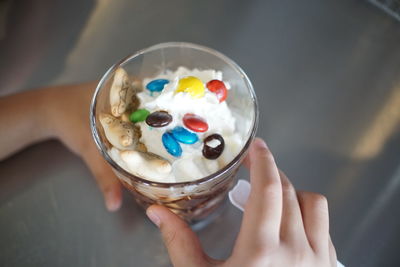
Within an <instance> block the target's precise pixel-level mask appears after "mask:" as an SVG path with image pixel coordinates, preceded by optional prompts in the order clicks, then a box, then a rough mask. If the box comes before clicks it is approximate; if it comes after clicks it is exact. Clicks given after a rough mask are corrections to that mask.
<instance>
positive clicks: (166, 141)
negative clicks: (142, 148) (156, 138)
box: [161, 132, 182, 157]
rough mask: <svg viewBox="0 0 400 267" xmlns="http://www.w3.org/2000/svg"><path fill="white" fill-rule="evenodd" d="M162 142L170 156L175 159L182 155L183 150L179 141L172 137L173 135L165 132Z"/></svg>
mask: <svg viewBox="0 0 400 267" xmlns="http://www.w3.org/2000/svg"><path fill="white" fill-rule="evenodd" d="M161 141H162V143H163V145H164V147H165V149H166V150H167V151H168V153H169V154H171V155H172V156H174V157H180V156H181V155H182V148H181V146H180V145H179V143H178V141H176V139H175V138H174V137H173V136H172V133H170V132H165V133H164V134H163V135H162V137H161Z"/></svg>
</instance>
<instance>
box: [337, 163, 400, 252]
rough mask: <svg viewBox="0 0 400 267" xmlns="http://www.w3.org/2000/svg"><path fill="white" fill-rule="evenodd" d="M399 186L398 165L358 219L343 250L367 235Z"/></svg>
mask: <svg viewBox="0 0 400 267" xmlns="http://www.w3.org/2000/svg"><path fill="white" fill-rule="evenodd" d="M399 186H400V167H399V168H398V169H397V170H396V171H395V173H394V175H393V176H392V177H391V179H390V180H389V181H388V183H387V184H386V185H385V187H384V188H382V190H380V193H379V195H378V197H377V198H376V199H375V201H374V202H373V205H372V206H371V207H370V208H369V211H368V213H367V214H365V216H364V218H362V219H361V220H360V223H359V225H358V227H357V228H356V230H355V232H354V233H353V234H352V235H351V239H350V240H349V242H348V244H347V245H346V248H345V250H351V249H352V248H355V247H357V245H356V244H358V243H359V242H361V240H362V239H363V238H365V236H368V235H369V234H370V233H369V231H370V230H371V227H372V226H373V224H374V223H376V222H377V220H379V218H380V217H381V215H382V212H383V211H384V210H385V207H387V206H389V202H390V201H391V200H392V199H393V195H394V194H396V193H397V191H398V188H399ZM379 248H381V247H380V246H376V249H379Z"/></svg>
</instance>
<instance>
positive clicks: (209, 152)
mask: <svg viewBox="0 0 400 267" xmlns="http://www.w3.org/2000/svg"><path fill="white" fill-rule="evenodd" d="M203 142H204V144H203V151H202V152H203V156H204V157H205V158H207V159H217V158H218V157H219V156H220V155H221V154H222V152H223V151H224V148H225V141H224V138H223V137H222V136H221V135H219V134H212V135H210V136H208V137H207V138H206V139H204V141H203Z"/></svg>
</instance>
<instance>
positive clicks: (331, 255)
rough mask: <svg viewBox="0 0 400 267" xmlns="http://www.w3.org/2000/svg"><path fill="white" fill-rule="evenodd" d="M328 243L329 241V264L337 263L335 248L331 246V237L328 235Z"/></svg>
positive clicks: (334, 264)
mask: <svg viewBox="0 0 400 267" xmlns="http://www.w3.org/2000/svg"><path fill="white" fill-rule="evenodd" d="M328 243H329V259H330V262H331V266H336V264H337V256H336V249H335V247H334V246H333V243H332V239H331V237H330V236H329V241H328Z"/></svg>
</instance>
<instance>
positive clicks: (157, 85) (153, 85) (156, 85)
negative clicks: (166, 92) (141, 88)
mask: <svg viewBox="0 0 400 267" xmlns="http://www.w3.org/2000/svg"><path fill="white" fill-rule="evenodd" d="M167 83H169V81H168V80H165V79H157V80H152V81H151V82H149V83H148V84H147V85H146V88H147V89H148V90H149V91H150V92H161V91H162V90H163V89H164V86H165V85H166V84H167Z"/></svg>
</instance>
